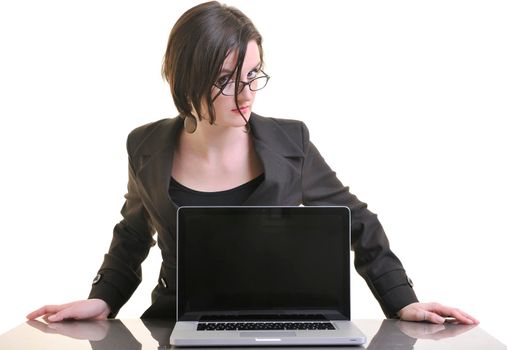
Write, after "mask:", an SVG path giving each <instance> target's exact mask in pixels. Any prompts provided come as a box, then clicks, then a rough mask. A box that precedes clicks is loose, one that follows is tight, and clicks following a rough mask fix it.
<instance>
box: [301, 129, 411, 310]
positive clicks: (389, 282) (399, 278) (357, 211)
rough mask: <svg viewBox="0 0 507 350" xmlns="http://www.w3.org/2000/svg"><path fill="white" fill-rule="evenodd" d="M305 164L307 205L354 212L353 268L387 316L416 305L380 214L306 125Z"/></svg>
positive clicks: (304, 182)
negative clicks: (346, 181)
mask: <svg viewBox="0 0 507 350" xmlns="http://www.w3.org/2000/svg"><path fill="white" fill-rule="evenodd" d="M302 135H303V149H304V153H305V155H304V161H303V170H302V186H303V204H304V205H344V206H347V207H349V208H350V210H351V216H352V217H351V222H352V227H351V231H352V232H351V245H352V250H353V251H354V265H355V268H356V270H357V272H358V273H359V274H360V275H361V276H362V277H363V278H364V279H365V280H366V283H367V284H368V286H369V288H370V289H371V291H372V292H373V294H374V296H375V298H376V299H377V300H378V302H379V303H380V306H381V307H382V310H383V312H384V314H385V315H386V316H387V317H389V318H393V317H396V313H397V312H398V311H399V310H400V309H402V308H403V307H405V306H406V305H408V304H411V303H413V302H417V301H418V300H417V297H416V295H415V292H414V290H413V289H412V282H411V280H410V279H409V278H408V277H407V275H406V273H405V270H404V268H403V266H402V264H401V262H400V260H399V259H398V258H397V257H396V255H395V254H394V253H393V252H392V251H391V249H390V247H389V241H388V239H387V237H386V234H385V232H384V229H383V228H382V225H381V224H380V222H379V220H378V219H377V215H375V214H373V213H372V212H370V211H369V210H368V209H367V205H366V204H365V203H363V202H361V201H359V200H358V199H357V197H356V196H354V195H353V194H351V193H350V192H349V188H348V187H344V186H343V185H342V183H341V182H340V181H339V180H338V179H337V177H336V174H335V172H334V171H333V170H331V168H330V167H329V166H328V165H327V164H326V162H325V160H324V159H323V158H322V156H321V155H320V153H319V151H318V150H317V148H316V147H315V146H314V145H313V144H312V143H311V142H310V140H309V133H308V129H307V128H306V126H305V125H304V124H303V133H302Z"/></svg>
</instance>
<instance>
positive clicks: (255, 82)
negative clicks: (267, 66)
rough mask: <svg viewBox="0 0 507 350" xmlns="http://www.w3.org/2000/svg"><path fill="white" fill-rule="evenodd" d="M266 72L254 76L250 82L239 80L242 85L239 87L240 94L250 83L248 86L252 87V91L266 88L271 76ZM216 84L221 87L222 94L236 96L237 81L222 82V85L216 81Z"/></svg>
mask: <svg viewBox="0 0 507 350" xmlns="http://www.w3.org/2000/svg"><path fill="white" fill-rule="evenodd" d="M261 72H262V73H264V72H263V71H262V70H261ZM264 74H265V75H263V76H261V77H257V78H253V79H252V80H250V81H248V82H245V81H240V82H239V84H240V85H239V87H238V94H240V93H241V91H243V89H244V88H245V86H247V85H248V88H249V89H250V91H259V90H260V89H264V88H265V87H266V85H268V81H269V78H270V76H269V75H267V74H266V73H264ZM214 85H215V87H217V88H218V89H220V93H221V94H222V95H225V96H234V92H235V90H236V82H235V81H229V82H227V83H225V84H222V85H218V84H217V83H215V84H214Z"/></svg>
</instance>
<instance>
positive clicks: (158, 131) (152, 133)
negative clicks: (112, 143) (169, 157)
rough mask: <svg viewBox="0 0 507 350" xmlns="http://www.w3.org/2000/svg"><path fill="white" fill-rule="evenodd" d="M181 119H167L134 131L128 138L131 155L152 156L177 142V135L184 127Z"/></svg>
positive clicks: (128, 148) (142, 126)
mask: <svg viewBox="0 0 507 350" xmlns="http://www.w3.org/2000/svg"><path fill="white" fill-rule="evenodd" d="M182 124H183V123H182V120H181V118H179V117H174V118H165V119H161V120H158V121H155V122H152V123H148V124H145V125H141V126H139V127H137V128H135V129H134V130H132V131H131V132H130V133H129V135H128V137H127V150H128V152H129V155H131V156H132V155H135V154H138V153H143V154H146V153H148V154H150V153H153V152H155V151H157V150H159V149H160V148H161V147H163V146H167V145H171V144H172V143H173V142H175V139H176V134H177V132H178V130H179V129H180V127H181V126H182Z"/></svg>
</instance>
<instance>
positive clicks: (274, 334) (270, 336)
mask: <svg viewBox="0 0 507 350" xmlns="http://www.w3.org/2000/svg"><path fill="white" fill-rule="evenodd" d="M239 336H240V337H249V338H259V339H261V338H262V339H270V340H273V338H283V337H295V336H296V332H273V331H271V332H251V331H250V332H239Z"/></svg>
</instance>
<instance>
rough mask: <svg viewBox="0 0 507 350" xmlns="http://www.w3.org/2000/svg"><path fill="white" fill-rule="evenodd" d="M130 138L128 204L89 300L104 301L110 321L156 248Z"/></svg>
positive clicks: (138, 279)
mask: <svg viewBox="0 0 507 350" xmlns="http://www.w3.org/2000/svg"><path fill="white" fill-rule="evenodd" d="M129 144H130V136H129V139H128V140H127V150H128V151H129V169H128V186H127V194H126V195H125V204H124V205H123V208H122V209H121V214H122V216H123V220H121V221H120V222H119V223H118V224H117V225H116V226H115V227H114V229H113V238H112V241H111V245H110V247H109V251H108V253H107V254H105V256H104V262H103V263H102V266H101V267H100V269H99V271H98V273H97V276H96V277H95V279H94V281H93V285H92V289H91V292H90V294H89V296H88V298H90V299H91V298H98V299H102V300H104V301H105V302H106V303H107V304H108V305H109V307H110V308H111V313H110V315H109V317H115V316H116V314H117V313H118V311H119V310H120V308H121V307H122V306H123V305H124V304H125V303H126V302H127V300H128V299H129V298H130V297H131V296H132V294H133V293H134V291H135V290H136V288H137V287H138V285H139V284H140V283H141V279H142V273H141V263H142V262H143V261H144V260H145V259H146V257H147V256H148V252H149V250H150V248H151V247H152V246H154V245H155V241H154V239H153V234H154V233H155V230H154V228H153V225H152V223H151V220H150V218H149V215H148V213H147V211H146V209H145V207H144V205H143V203H142V200H141V197H140V195H139V191H138V186H137V179H136V174H135V169H134V167H133V165H132V163H133V162H132V159H131V151H130V149H131V147H129Z"/></svg>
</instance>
